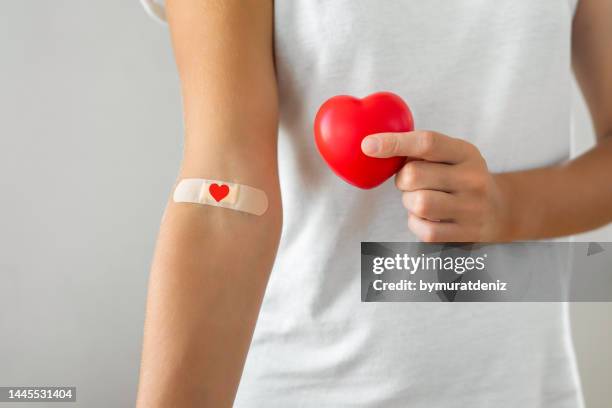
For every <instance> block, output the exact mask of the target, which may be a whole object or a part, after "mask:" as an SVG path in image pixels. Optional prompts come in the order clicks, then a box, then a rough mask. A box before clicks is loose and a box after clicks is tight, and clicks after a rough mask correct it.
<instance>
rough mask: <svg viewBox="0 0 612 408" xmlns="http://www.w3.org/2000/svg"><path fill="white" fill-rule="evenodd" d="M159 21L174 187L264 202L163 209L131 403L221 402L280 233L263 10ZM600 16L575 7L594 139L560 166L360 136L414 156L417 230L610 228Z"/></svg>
mask: <svg viewBox="0 0 612 408" xmlns="http://www.w3.org/2000/svg"><path fill="white" fill-rule="evenodd" d="M167 16H168V20H169V24H170V28H171V33H172V42H173V45H174V51H175V58H176V62H177V67H178V70H179V74H180V79H181V87H182V95H183V104H184V111H185V152H184V157H183V161H182V164H181V169H180V173H179V179H182V178H187V177H199V178H211V179H220V180H227V181H230V182H238V183H241V184H247V185H251V186H254V187H257V188H259V189H262V190H264V191H265V192H266V194H267V195H268V200H269V208H268V210H267V212H266V213H265V214H264V215H263V216H261V217H258V216H254V215H250V214H246V213H241V212H238V211H231V210H227V209H224V208H220V207H212V206H198V205H191V204H176V203H173V202H171V201H170V202H169V203H168V206H167V209H166V212H165V215H164V218H163V220H162V224H161V228H160V232H159V237H158V243H157V248H156V251H155V256H154V260H153V265H152V269H151V275H150V282H149V294H148V300H147V312H146V319H145V331H144V343H143V353H142V364H141V371H140V384H139V391H138V398H137V406H138V407H140V408H156V407H169V406H171V407H215V408H217V407H231V406H232V402H233V400H234V397H235V393H236V390H237V387H238V383H239V380H240V376H241V373H242V369H243V365H244V361H245V358H246V354H247V351H248V348H249V344H250V341H251V337H252V334H253V329H254V326H255V322H256V319H257V315H258V313H259V309H260V305H261V301H262V298H263V294H264V291H265V288H266V285H267V281H268V278H269V274H270V270H271V268H272V264H273V262H274V258H275V256H276V250H277V247H278V241H279V238H280V231H281V225H282V208H281V199H280V190H279V183H278V172H277V152H276V144H277V126H278V99H277V94H276V78H275V71H274V56H273V3H272V0H168V1H167ZM611 20H612V2H610V1H608V0H581V1H580V6H579V8H578V11H577V14H576V18H575V23H574V40H573V55H574V69H575V72H576V75H577V78H578V80H579V82H580V85H581V87H582V89H583V92H584V94H585V96H586V99H587V101H588V104H589V107H590V110H591V113H592V116H593V119H594V122H595V128H596V130H597V134H598V140H599V144H598V146H597V147H596V148H594V149H592V150H591V151H590V152H588V153H586V154H585V155H583V156H581V157H579V158H577V159H575V160H572V161H571V162H568V163H567V164H565V165H563V166H558V167H549V168H542V169H537V170H529V171H523V172H515V173H505V174H491V173H490V172H489V171H488V170H487V166H486V162H485V160H484V159H483V157H482V155H481V154H480V153H479V152H478V149H477V148H476V147H475V146H473V145H470V144H469V143H467V142H464V141H462V140H460V139H457V138H452V137H449V136H445V135H441V134H438V133H436V132H431V131H416V132H411V133H407V134H382V135H373V136H371V137H369V138H367V139H366V141H364V146H363V148H364V151H369V150H368V149H369V147H368V146H366V144H369V142H368V141H371V140H374V141H375V142H374V144H376V142H379V149H378V150H377V151H376V152H375V153H374V152H370V153H369V154H371V155H373V156H375V157H387V156H395V155H404V156H411V157H417V158H420V159H422V160H420V161H417V162H411V163H409V164H407V165H406V166H405V167H404V168H403V169H402V171H401V172H400V173H399V174H398V176H397V178H396V182H397V186H398V189H399V190H400V191H401V192H402V199H403V202H404V204H405V206H406V207H407V209H408V214H409V215H408V226H409V227H410V229H412V230H413V231H414V232H415V233H416V234H417V236H419V237H420V238H421V239H423V240H424V241H510V240H516V239H530V238H546V237H553V236H560V235H567V234H572V233H577V232H581V231H585V230H589V229H592V228H595V227H597V226H600V225H603V224H605V223H607V222H609V221H611V220H612V183H610V181H609V176H608V175H611V174H612V143H611V140H612V136H611V135H612V116H611V113H612V49H611V47H610V44H611V43H612V21H611ZM585 181H588V182H585ZM435 220H440V221H435ZM534 220H538V222H534Z"/></svg>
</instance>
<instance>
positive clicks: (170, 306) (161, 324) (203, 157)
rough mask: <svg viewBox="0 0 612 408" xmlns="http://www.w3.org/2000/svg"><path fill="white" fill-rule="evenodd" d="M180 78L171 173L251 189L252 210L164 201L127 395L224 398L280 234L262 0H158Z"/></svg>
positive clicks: (212, 402) (225, 403)
mask: <svg viewBox="0 0 612 408" xmlns="http://www.w3.org/2000/svg"><path fill="white" fill-rule="evenodd" d="M167 17H168V22H169V25H170V29H171V34H172V41H173V45H174V51H175V58H176V61H177V66H178V70H179V74H180V78H181V84H182V95H183V105H184V115H185V118H184V119H185V149H184V157H183V162H182V165H181V170H180V175H179V178H181V179H182V178H205V179H215V180H224V181H228V182H236V183H240V184H245V185H248V186H252V187H256V188H258V189H260V190H263V191H264V192H265V193H266V194H267V197H268V201H269V206H268V209H267V211H266V212H265V213H264V214H263V215H261V216H256V215H252V214H248V213H244V212H239V211H235V210H231V209H226V208H221V207H213V206H205V205H198V204H184V203H174V202H172V200H170V202H169V203H168V206H167V209H166V212H165V215H164V218H163V220H162V225H161V229H160V232H159V237H158V242H157V248H156V251H155V256H154V260H153V266H152V270H151V276H150V282H149V292H148V301H147V312H146V320H145V330H144V344H143V353H142V364H141V371H140V384H139V390H138V399H137V406H138V407H142V408H145V407H146V408H155V407H170V406H172V407H196V406H197V407H229V406H231V405H232V402H233V400H234V397H235V393H236V390H237V386H238V383H239V380H240V376H241V373H242V369H243V365H244V362H245V358H246V354H247V351H248V348H249V345H250V341H251V337H252V334H253V330H254V326H255V323H256V320H257V316H258V313H259V308H260V305H261V301H262V298H263V294H264V291H265V287H266V285H267V281H268V277H269V274H270V271H271V268H272V265H273V262H274V258H275V255H276V250H277V247H278V242H279V239H280V232H281V224H282V211H281V199H280V191H279V182H278V170H277V151H276V146H277V126H278V123H277V122H278V106H277V105H278V102H277V94H276V78H275V71H274V62H273V61H274V60H273V34H272V33H273V2H272V0H168V1H167Z"/></svg>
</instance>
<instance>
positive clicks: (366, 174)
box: [314, 92, 414, 189]
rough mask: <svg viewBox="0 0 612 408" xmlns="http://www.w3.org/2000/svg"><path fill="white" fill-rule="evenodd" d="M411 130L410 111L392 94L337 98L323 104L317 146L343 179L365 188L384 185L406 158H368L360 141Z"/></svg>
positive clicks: (316, 127) (317, 121)
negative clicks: (380, 134)
mask: <svg viewBox="0 0 612 408" xmlns="http://www.w3.org/2000/svg"><path fill="white" fill-rule="evenodd" d="M412 130H414V121H413V118H412V113H411V112H410V108H409V107H408V105H407V104H406V102H404V101H403V99H402V98H400V97H399V96H398V95H395V94H393V93H391V92H378V93H375V94H372V95H370V96H367V97H365V98H363V99H359V98H355V97H353V96H349V95H338V96H334V97H333V98H330V99H328V100H327V101H326V102H325V103H323V105H321V107H320V108H319V111H318V112H317V115H316V117H315V122H314V134H315V143H316V145H317V149H318V150H319V153H321V156H322V157H323V159H324V160H325V161H326V162H327V164H328V165H329V167H330V168H331V169H332V170H333V171H334V172H335V173H336V174H337V175H338V176H340V177H341V178H342V179H343V180H345V181H346V182H347V183H350V184H352V185H354V186H356V187H359V188H363V189H369V188H374V187H376V186H378V185H380V184H382V183H383V182H384V181H385V180H387V179H388V178H389V177H391V176H392V175H394V174H395V173H397V171H398V170H399V169H400V168H401V167H402V166H403V165H404V163H405V162H406V158H405V157H390V158H385V159H379V158H375V157H369V156H366V155H365V154H364V153H363V152H362V151H361V141H362V140H363V139H364V138H365V137H366V136H368V135H371V134H374V133H384V132H410V131H412Z"/></svg>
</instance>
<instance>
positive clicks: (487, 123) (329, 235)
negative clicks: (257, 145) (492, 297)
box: [235, 0, 582, 408]
mask: <svg viewBox="0 0 612 408" xmlns="http://www.w3.org/2000/svg"><path fill="white" fill-rule="evenodd" d="M575 6H576V4H575V1H574V0H538V1H534V0H498V1H483V0H455V1H452V2H450V1H447V0H428V1H421V0H404V1H374V0H334V1H323V0H276V1H275V37H276V38H275V44H276V67H277V72H278V83H279V92H280V102H281V119H280V135H279V166H280V177H281V188H282V199H283V207H284V226H283V236H282V240H281V245H280V248H279V253H278V257H277V260H276V263H275V266H274V270H273V272H272V276H271V278H270V282H269V285H268V289H267V291H266V295H265V298H264V303H263V306H262V310H261V314H260V318H259V321H258V323H257V328H256V330H255V334H254V338H253V342H252V347H251V350H250V352H249V356H248V358H247V363H246V366H245V370H244V373H243V377H242V381H241V384H240V388H239V391H238V395H237V398H236V404H235V405H236V406H237V407H245V408H247V407H248V408H251V407H263V406H265V407H345V406H346V407H428V408H431V407H440V408H448V407H493V406H494V407H555V408H558V407H577V406H582V397H581V391H580V385H579V381H578V376H577V371H576V364H575V359H574V355H573V350H572V344H571V337H570V332H569V323H568V313H567V305H566V304H563V303H539V304H530V303H507V304H491V303H483V304H442V303H440V304H431V303H361V302H360V294H361V292H360V256H359V253H360V241H411V240H414V237H413V236H412V235H411V234H410V233H409V232H408V231H407V229H406V218H405V211H404V209H403V207H402V205H401V202H400V196H399V194H398V192H397V191H395V189H394V186H393V184H392V182H391V181H390V182H387V183H385V184H384V185H383V186H381V187H380V188H377V189H374V190H371V191H362V190H358V189H355V188H353V187H351V186H349V185H347V184H345V183H344V182H342V181H341V180H340V179H339V178H337V177H336V176H335V175H334V174H332V172H331V171H330V170H329V169H328V168H327V167H326V165H325V164H324V162H323V160H322V159H321V158H320V157H319V155H318V153H317V151H316V148H315V145H314V142H313V135H312V121H313V118H314V116H315V113H316V111H317V108H318V107H319V105H320V104H321V103H322V102H323V101H325V100H326V99H327V98H329V97H331V96H333V95H336V94H352V95H355V96H365V95H368V94H370V93H372V92H375V91H380V90H389V91H392V92H395V93H397V94H399V95H401V96H402V97H403V98H404V99H405V100H406V101H407V102H408V104H409V105H410V106H411V108H412V110H413V113H414V116H415V121H416V126H417V128H421V129H433V130H437V131H440V132H444V133H447V134H450V135H453V136H456V137H462V138H465V139H466V140H469V141H470V142H472V143H474V144H476V145H477V146H478V147H479V148H480V150H481V151H482V153H483V155H484V157H485V158H486V159H487V161H488V164H489V167H490V169H491V170H492V171H494V172H500V171H510V170H518V169H527V168H533V167H538V166H546V165H550V164H553V163H557V162H560V161H563V160H566V159H567V158H568V157H569V151H570V80H571V70H570V33H571V23H572V18H573V14H574V10H575ZM491 251H495V254H496V255H495V256H492V255H489V260H491V259H492V258H497V259H501V260H502V261H501V262H513V263H514V264H515V265H516V267H520V265H521V262H528V260H525V259H511V258H508V257H505V258H504V256H505V255H507V256H509V255H508V254H505V253H504V248H500V247H491ZM490 253H491V252H489V254H490ZM565 261H566V260H560V261H559V271H560V272H562V271H563V270H564V268H566V267H567V265H566V264H565V263H564V262H565Z"/></svg>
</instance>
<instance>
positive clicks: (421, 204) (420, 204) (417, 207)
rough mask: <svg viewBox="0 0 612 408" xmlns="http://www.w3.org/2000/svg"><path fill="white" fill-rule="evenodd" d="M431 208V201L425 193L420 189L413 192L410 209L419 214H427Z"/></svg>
mask: <svg viewBox="0 0 612 408" xmlns="http://www.w3.org/2000/svg"><path fill="white" fill-rule="evenodd" d="M430 208H431V202H430V199H429V197H428V196H427V194H425V193H424V192H421V191H417V192H416V193H414V202H413V204H412V210H413V211H414V212H415V213H416V214H418V215H421V216H427V215H428V212H429V210H430Z"/></svg>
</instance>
